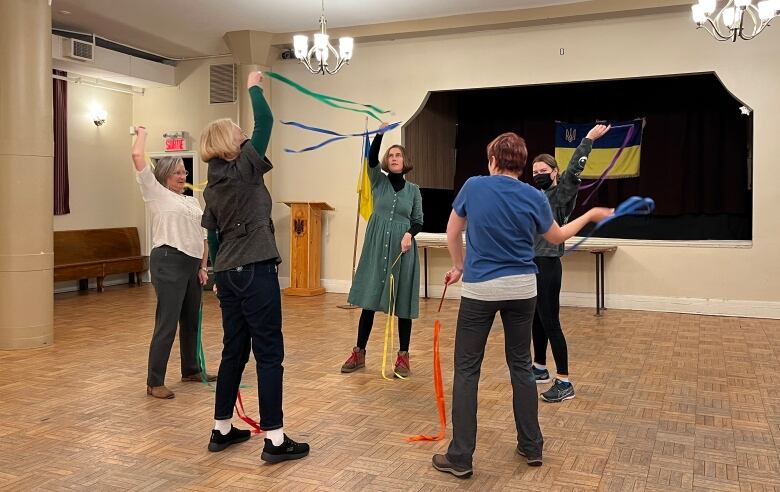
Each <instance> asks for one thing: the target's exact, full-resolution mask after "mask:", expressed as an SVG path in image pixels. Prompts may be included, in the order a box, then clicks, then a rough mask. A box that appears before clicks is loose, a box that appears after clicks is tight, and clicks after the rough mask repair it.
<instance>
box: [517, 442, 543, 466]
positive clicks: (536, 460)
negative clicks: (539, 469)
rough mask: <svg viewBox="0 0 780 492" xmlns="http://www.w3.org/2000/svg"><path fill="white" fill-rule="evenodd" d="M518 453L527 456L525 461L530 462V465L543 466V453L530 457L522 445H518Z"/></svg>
mask: <svg viewBox="0 0 780 492" xmlns="http://www.w3.org/2000/svg"><path fill="white" fill-rule="evenodd" d="M517 454H519V455H520V456H522V457H523V458H525V462H526V463H528V466H542V457H541V455H540V456H538V457H536V456H534V457H531V458H529V457H528V455H527V454H525V451H523V450H522V449H520V445H519V444H518V445H517Z"/></svg>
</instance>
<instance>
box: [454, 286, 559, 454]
mask: <svg viewBox="0 0 780 492" xmlns="http://www.w3.org/2000/svg"><path fill="white" fill-rule="evenodd" d="M535 307H536V298H535V297H534V298H532V299H519V300H512V301H478V300H476V299H469V298H466V297H464V298H462V299H461V301H460V310H459V311H458V326H457V329H456V332H455V377H454V381H453V385H452V386H453V387H452V441H451V442H450V446H449V448H448V449H447V458H448V459H449V460H450V462H451V463H455V464H458V465H462V466H467V467H471V465H472V457H473V455H474V450H475V448H476V445H477V391H478V389H479V375H480V371H481V369H482V359H483V358H484V357H485V344H486V343H487V338H488V334H490V328H491V326H492V325H493V320H494V319H495V317H496V313H497V312H499V313H501V321H502V322H503V324H504V339H505V347H504V350H505V353H506V362H507V365H508V366H509V376H510V378H511V380H512V407H513V410H514V414H515V427H516V428H517V443H518V445H519V447H520V449H522V450H523V451H524V452H525V453H526V456H533V457H535V456H542V444H543V442H544V441H543V439H542V431H541V429H540V428H539V413H538V411H539V409H538V403H539V399H538V397H537V394H536V381H535V380H534V377H533V374H532V372H531V330H532V326H533V319H534V309H535Z"/></svg>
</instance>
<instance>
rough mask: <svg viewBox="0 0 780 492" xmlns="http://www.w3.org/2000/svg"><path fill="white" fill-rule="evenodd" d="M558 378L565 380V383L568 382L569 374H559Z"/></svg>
mask: <svg viewBox="0 0 780 492" xmlns="http://www.w3.org/2000/svg"><path fill="white" fill-rule="evenodd" d="M558 379H559V380H560V381H563V382H564V383H568V382H569V376H561V375H560V374H558Z"/></svg>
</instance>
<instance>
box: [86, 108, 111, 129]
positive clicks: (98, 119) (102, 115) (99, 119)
mask: <svg viewBox="0 0 780 492" xmlns="http://www.w3.org/2000/svg"><path fill="white" fill-rule="evenodd" d="M89 114H90V118H92V123H94V124H95V126H101V125H102V124H103V123H105V122H106V118H107V117H108V113H106V110H105V109H103V108H101V107H99V106H94V107H93V108H92V110H91V111H90V112H89Z"/></svg>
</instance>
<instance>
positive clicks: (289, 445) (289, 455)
mask: <svg viewBox="0 0 780 492" xmlns="http://www.w3.org/2000/svg"><path fill="white" fill-rule="evenodd" d="M308 454H309V445H308V444H306V443H305V442H295V441H293V440H292V439H290V438H289V437H287V434H285V435H284V442H282V444H281V445H279V446H274V444H273V443H272V442H271V440H270V439H268V438H266V440H265V446H263V454H261V455H260V459H262V460H263V461H265V462H267V463H281V462H282V461H287V460H299V459H301V458H305V457H306V456H307V455H308Z"/></svg>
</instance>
